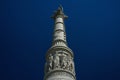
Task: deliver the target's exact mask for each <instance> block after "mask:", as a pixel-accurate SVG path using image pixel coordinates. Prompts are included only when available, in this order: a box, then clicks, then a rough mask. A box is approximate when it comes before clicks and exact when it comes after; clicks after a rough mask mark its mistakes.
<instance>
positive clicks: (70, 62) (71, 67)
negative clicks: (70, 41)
mask: <svg viewBox="0 0 120 80" xmlns="http://www.w3.org/2000/svg"><path fill="white" fill-rule="evenodd" d="M73 65H74V63H73V61H72V59H70V60H69V64H68V66H69V70H70V71H72V72H73V70H74V69H73V68H74V66H73Z"/></svg>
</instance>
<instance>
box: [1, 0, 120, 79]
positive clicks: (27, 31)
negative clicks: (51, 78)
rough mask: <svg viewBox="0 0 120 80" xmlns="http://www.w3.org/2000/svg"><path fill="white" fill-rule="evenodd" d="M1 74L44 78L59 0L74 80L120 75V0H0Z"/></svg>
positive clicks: (22, 77)
mask: <svg viewBox="0 0 120 80" xmlns="http://www.w3.org/2000/svg"><path fill="white" fill-rule="evenodd" d="M0 3H1V5H0V6H1V10H0V35H1V36H0V46H1V48H0V49H1V50H0V54H1V56H0V57H1V58H0V67H1V68H0V80H43V77H44V64H45V54H46V51H47V50H48V49H49V48H50V47H51V42H52V34H53V27H54V21H53V20H52V19H51V18H50V17H51V16H52V15H53V12H54V11H55V10H56V9H57V8H58V6H59V4H62V5H63V8H64V13H65V14H66V15H67V16H69V18H68V19H67V20H65V26H66V33H67V42H68V46H69V47H70V48H71V49H72V50H73V52H74V58H75V59H74V61H75V68H76V77H77V80H120V57H119V56H120V0H59V1H58V0H2V1H1V2H0Z"/></svg>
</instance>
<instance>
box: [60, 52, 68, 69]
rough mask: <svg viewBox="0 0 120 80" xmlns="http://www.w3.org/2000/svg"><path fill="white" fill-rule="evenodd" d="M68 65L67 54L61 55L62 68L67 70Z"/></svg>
mask: <svg viewBox="0 0 120 80" xmlns="http://www.w3.org/2000/svg"><path fill="white" fill-rule="evenodd" d="M66 65H67V57H66V55H65V54H61V68H62V69H65V68H66Z"/></svg>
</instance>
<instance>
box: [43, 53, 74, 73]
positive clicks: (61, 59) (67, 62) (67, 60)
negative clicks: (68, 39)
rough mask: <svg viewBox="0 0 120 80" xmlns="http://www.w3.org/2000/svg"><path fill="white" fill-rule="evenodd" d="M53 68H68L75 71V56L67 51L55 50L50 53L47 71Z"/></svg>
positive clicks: (67, 69)
mask: <svg viewBox="0 0 120 80" xmlns="http://www.w3.org/2000/svg"><path fill="white" fill-rule="evenodd" d="M52 70H66V71H69V72H72V73H74V62H73V58H72V57H71V56H70V55H69V54H68V53H66V52H65V51H55V52H53V53H50V54H49V55H48V59H47V62H46V69H45V71H46V73H47V72H50V71H52Z"/></svg>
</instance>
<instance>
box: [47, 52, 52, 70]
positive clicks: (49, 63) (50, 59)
mask: <svg viewBox="0 0 120 80" xmlns="http://www.w3.org/2000/svg"><path fill="white" fill-rule="evenodd" d="M48 59H49V60H48V70H49V71H50V70H52V69H53V56H52V54H50V56H49V57H48Z"/></svg>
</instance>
